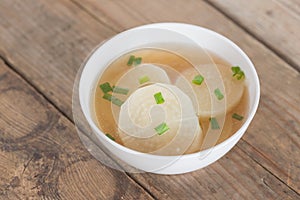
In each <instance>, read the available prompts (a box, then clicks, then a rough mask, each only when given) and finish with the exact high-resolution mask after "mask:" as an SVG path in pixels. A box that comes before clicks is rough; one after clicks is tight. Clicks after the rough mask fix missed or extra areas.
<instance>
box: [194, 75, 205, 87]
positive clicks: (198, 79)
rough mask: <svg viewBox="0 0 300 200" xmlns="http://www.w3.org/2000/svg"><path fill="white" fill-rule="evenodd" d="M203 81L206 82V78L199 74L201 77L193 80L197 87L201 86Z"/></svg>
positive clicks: (198, 76)
mask: <svg viewBox="0 0 300 200" xmlns="http://www.w3.org/2000/svg"><path fill="white" fill-rule="evenodd" d="M203 81H204V77H203V76H201V75H200V74H199V75H197V76H195V77H194V79H193V80H192V83H194V84H196V85H201V83H202V82H203Z"/></svg>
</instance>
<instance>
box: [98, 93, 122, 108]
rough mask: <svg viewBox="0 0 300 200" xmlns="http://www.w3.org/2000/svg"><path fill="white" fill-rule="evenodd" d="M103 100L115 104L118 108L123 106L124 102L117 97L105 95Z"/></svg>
mask: <svg viewBox="0 0 300 200" xmlns="http://www.w3.org/2000/svg"><path fill="white" fill-rule="evenodd" d="M102 98H103V99H105V100H107V101H111V102H112V103H113V104H115V105H117V106H121V105H122V104H123V103H124V102H123V101H121V100H120V99H118V98H117V97H114V96H112V95H111V94H108V93H105V94H104V95H103V97H102Z"/></svg>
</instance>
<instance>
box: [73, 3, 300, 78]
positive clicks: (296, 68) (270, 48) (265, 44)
mask: <svg viewBox="0 0 300 200" xmlns="http://www.w3.org/2000/svg"><path fill="white" fill-rule="evenodd" d="M72 1H73V0H72ZM204 2H205V3H206V4H208V5H209V6H211V7H212V8H214V9H215V10H217V11H218V12H220V13H221V14H222V15H223V16H224V17H226V18H227V19H228V20H229V21H231V22H233V23H234V24H236V25H237V26H238V27H240V28H241V29H242V30H244V31H245V32H246V33H247V34H249V35H250V36H251V37H252V38H254V39H255V40H257V41H258V42H259V43H261V44H262V45H264V46H265V47H266V48H267V49H269V50H271V51H272V52H273V53H274V54H275V55H276V56H278V57H279V58H281V60H283V61H284V62H285V63H287V64H288V65H289V66H291V67H292V68H293V69H294V70H296V71H297V72H298V73H300V66H298V64H297V63H295V62H294V61H293V60H292V59H290V58H288V57H287V56H285V55H284V54H282V53H281V52H279V51H277V50H276V49H275V48H273V47H272V46H270V45H269V44H268V43H267V42H265V41H264V39H261V38H259V37H258V36H256V35H255V33H253V32H251V30H250V29H248V28H247V27H246V26H243V24H242V23H240V22H238V21H237V20H235V19H234V18H233V17H231V16H230V15H228V14H227V13H226V12H225V11H223V10H222V9H221V8H220V7H218V6H217V5H215V4H214V3H212V2H210V1H209V0H204Z"/></svg>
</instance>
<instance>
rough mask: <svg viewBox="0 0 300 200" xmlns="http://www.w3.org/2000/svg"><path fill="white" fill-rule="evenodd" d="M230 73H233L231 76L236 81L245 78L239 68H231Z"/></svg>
mask: <svg viewBox="0 0 300 200" xmlns="http://www.w3.org/2000/svg"><path fill="white" fill-rule="evenodd" d="M231 71H232V72H233V75H232V76H234V77H236V78H237V80H241V79H242V78H244V77H245V73H244V72H243V71H242V70H241V68H240V67H239V66H232V67H231Z"/></svg>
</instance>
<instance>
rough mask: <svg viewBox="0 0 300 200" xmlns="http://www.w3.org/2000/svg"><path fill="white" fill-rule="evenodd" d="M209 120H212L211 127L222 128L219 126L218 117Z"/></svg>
mask: <svg viewBox="0 0 300 200" xmlns="http://www.w3.org/2000/svg"><path fill="white" fill-rule="evenodd" d="M209 121H210V125H211V129H213V130H215V129H220V126H219V124H218V121H217V119H216V118H214V117H212V118H210V119H209Z"/></svg>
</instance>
